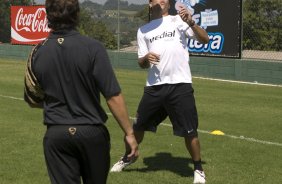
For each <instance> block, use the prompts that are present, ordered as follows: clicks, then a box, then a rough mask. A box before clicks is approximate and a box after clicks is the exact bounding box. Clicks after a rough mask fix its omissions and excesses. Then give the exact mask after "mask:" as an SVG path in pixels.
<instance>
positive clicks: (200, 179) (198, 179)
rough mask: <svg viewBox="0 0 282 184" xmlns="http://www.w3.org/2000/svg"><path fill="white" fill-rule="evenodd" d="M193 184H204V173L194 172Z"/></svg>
mask: <svg viewBox="0 0 282 184" xmlns="http://www.w3.org/2000/svg"><path fill="white" fill-rule="evenodd" d="M193 183H206V176H205V173H204V171H200V170H195V171H194V181H193Z"/></svg>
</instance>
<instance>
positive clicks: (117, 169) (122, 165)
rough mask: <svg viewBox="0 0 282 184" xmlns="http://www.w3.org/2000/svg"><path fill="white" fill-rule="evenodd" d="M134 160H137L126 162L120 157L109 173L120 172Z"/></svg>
mask: <svg viewBox="0 0 282 184" xmlns="http://www.w3.org/2000/svg"><path fill="white" fill-rule="evenodd" d="M136 160H137V158H134V159H132V160H127V159H126V158H125V157H121V159H120V160H119V161H118V162H117V163H115V165H114V166H113V167H112V168H111V170H110V172H121V171H122V170H123V169H124V168H125V167H127V166H129V165H130V164H132V163H134V162H135V161H136Z"/></svg>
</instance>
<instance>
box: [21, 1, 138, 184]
mask: <svg viewBox="0 0 282 184" xmlns="http://www.w3.org/2000/svg"><path fill="white" fill-rule="evenodd" d="M45 5H46V12H47V19H48V26H49V27H50V28H51V29H52V31H51V33H50V35H49V37H48V38H47V39H46V40H45V41H43V42H42V43H40V44H38V45H37V46H36V47H35V48H34V49H33V51H32V53H31V55H30V58H29V61H28V65H27V71H26V77H25V93H24V96H25V101H26V102H27V103H28V104H29V105H30V106H31V107H39V108H43V110H44V124H45V125H47V131H46V134H45V136H44V142H43V144H44V155H45V159H46V164H47V168H48V173H49V176H50V180H51V183H52V184H79V183H80V181H81V179H80V177H82V180H83V183H86V184H106V180H107V176H108V171H109V164H110V136H109V133H108V130H107V128H106V127H105V126H104V123H105V122H106V120H107V115H106V113H105V111H104V110H103V108H102V107H101V104H100V93H101V94H102V95H103V96H104V97H105V99H106V102H107V105H108V107H109V109H110V110H111V112H112V113H113V115H114V117H115V119H116V120H117V122H118V123H119V125H120V127H121V128H122V130H123V131H124V133H125V141H126V143H128V144H129V145H130V147H131V150H132V151H131V153H130V154H129V156H128V157H129V159H135V158H136V157H137V156H138V146H137V142H136V140H135V137H134V134H133V130H132V126H131V124H130V121H129V119H128V113H127V109H126V106H125V103H124V99H123V96H122V94H121V89H120V86H119V84H118V82H117V79H116V77H115V74H114V72H113V69H112V67H111V65H110V61H109V58H108V55H107V52H106V50H105V48H104V47H103V45H102V44H101V43H100V42H98V41H96V40H94V39H90V38H87V37H85V36H82V35H81V34H79V32H77V31H76V30H75V27H76V26H77V23H78V15H79V3H78V0H46V4H45Z"/></svg>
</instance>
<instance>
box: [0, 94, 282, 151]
mask: <svg viewBox="0 0 282 184" xmlns="http://www.w3.org/2000/svg"><path fill="white" fill-rule="evenodd" d="M0 97H2V98H9V99H13V100H21V101H23V100H24V99H23V98H17V97H13V96H6V95H1V94H0ZM107 115H109V116H112V113H109V112H108V113H107ZM129 118H130V119H135V118H134V117H129ZM161 125H163V126H167V127H172V125H171V124H167V123H161ZM198 132H200V133H203V134H211V133H210V132H209V131H206V130H200V129H198ZM221 136H225V137H229V138H232V139H241V140H246V141H250V142H256V143H260V144H268V145H274V146H282V143H278V142H270V141H262V140H258V139H254V138H249V137H244V136H242V135H241V136H235V135H228V134H224V135H221Z"/></svg>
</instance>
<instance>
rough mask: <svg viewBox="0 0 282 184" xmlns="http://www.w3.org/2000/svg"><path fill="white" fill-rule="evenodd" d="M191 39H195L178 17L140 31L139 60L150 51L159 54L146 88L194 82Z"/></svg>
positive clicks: (154, 23)
mask: <svg viewBox="0 0 282 184" xmlns="http://www.w3.org/2000/svg"><path fill="white" fill-rule="evenodd" d="M188 38H193V39H196V38H195V35H194V32H193V30H192V29H191V28H189V26H188V24H187V23H185V22H183V21H182V19H181V17H180V16H179V15H175V16H172V15H168V16H165V17H162V18H160V19H156V20H152V21H151V22H149V23H148V24H146V25H144V26H142V27H140V28H139V29H138V32H137V42H138V58H141V57H144V56H145V55H146V54H147V53H148V52H154V53H156V54H159V55H160V61H159V63H158V64H157V65H153V64H150V68H149V72H148V78H147V82H146V86H153V85H160V84H177V83H192V76H191V71H190V66H189V53H188V48H187V42H188Z"/></svg>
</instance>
